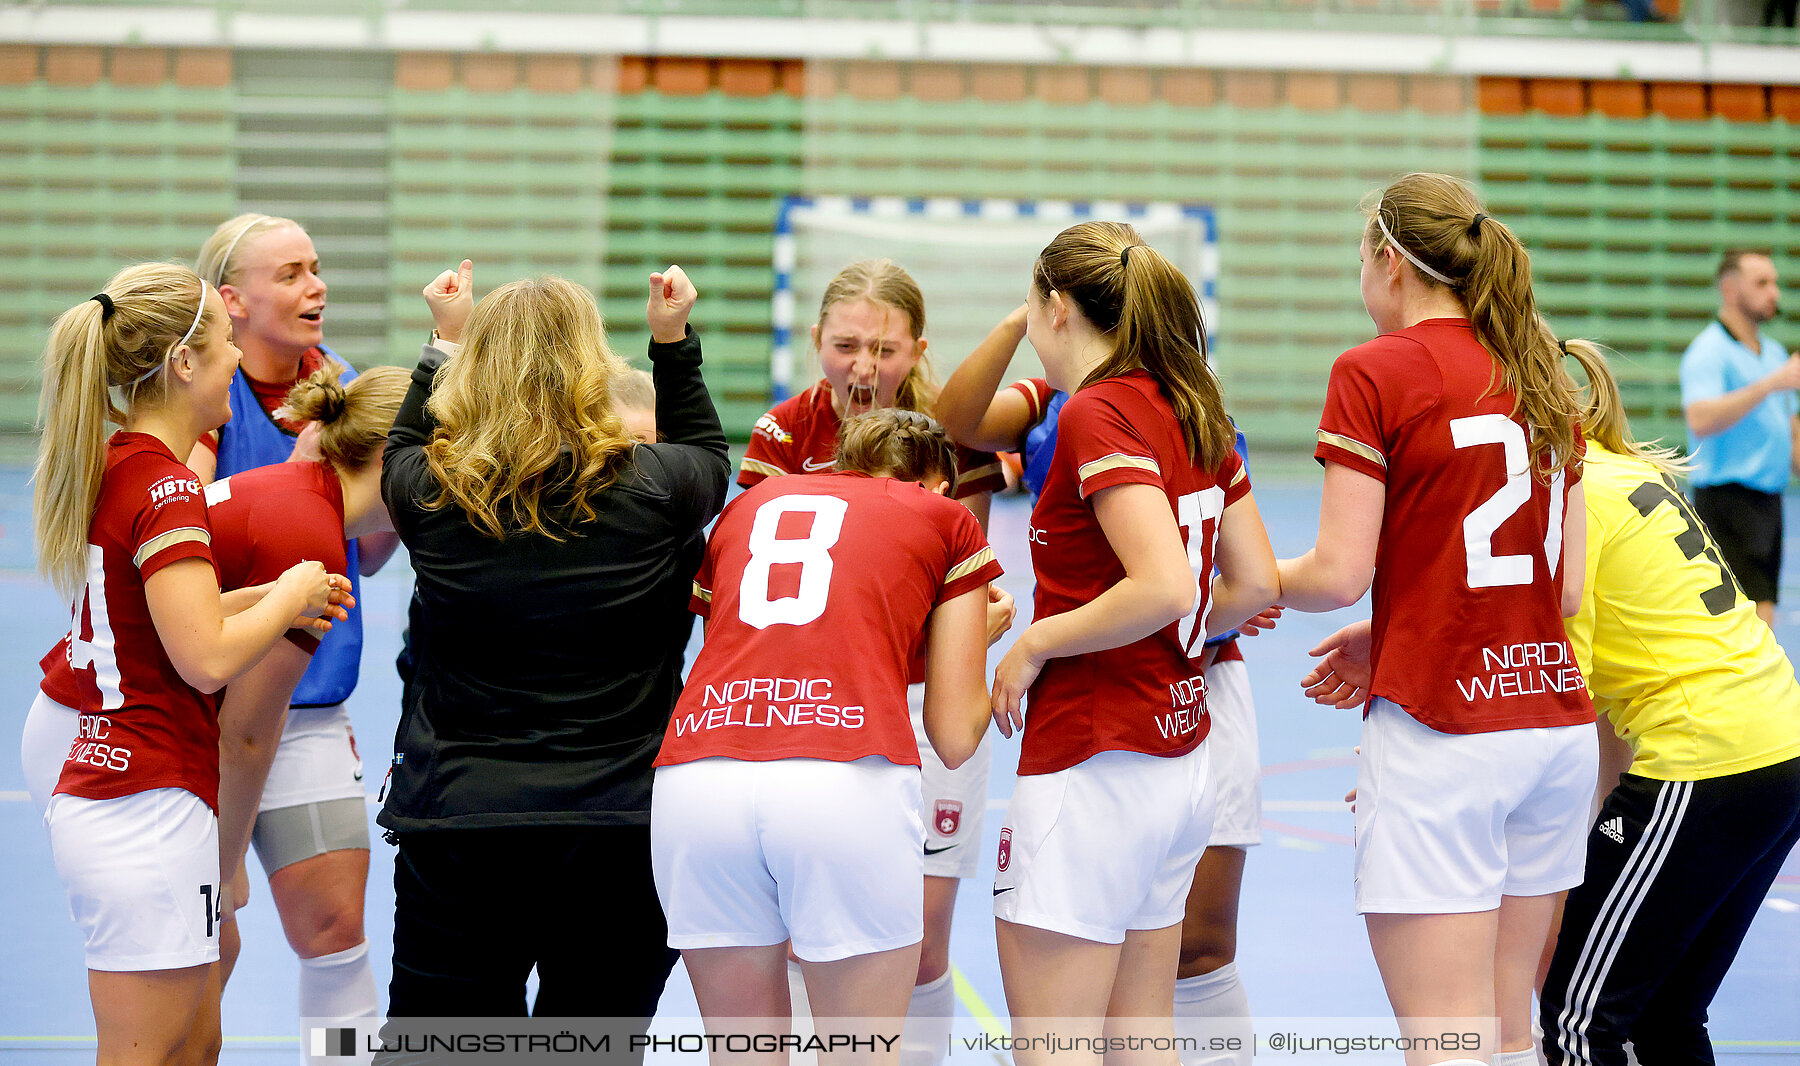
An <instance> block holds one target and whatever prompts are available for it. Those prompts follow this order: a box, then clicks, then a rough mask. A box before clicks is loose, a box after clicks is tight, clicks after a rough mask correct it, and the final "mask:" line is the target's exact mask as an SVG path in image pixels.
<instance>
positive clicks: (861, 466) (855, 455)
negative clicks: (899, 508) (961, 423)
mask: <svg viewBox="0 0 1800 1066" xmlns="http://www.w3.org/2000/svg"><path fill="white" fill-rule="evenodd" d="M836 465H837V469H839V470H855V471H860V472H862V473H864V474H869V475H872V476H874V477H891V478H898V479H899V480H901V481H918V482H921V483H922V482H924V481H925V479H926V478H929V477H936V478H940V479H942V480H943V481H945V482H948V483H949V485H950V489H949V491H950V492H952V493H954V492H955V491H956V452H955V450H954V448H953V446H952V445H951V443H950V436H949V434H947V433H945V432H944V427H943V426H941V425H939V424H938V421H937V419H935V418H932V417H931V416H930V415H925V414H920V413H919V412H917V411H907V410H902V409H900V408H897V407H888V408H882V409H879V410H875V411H870V412H868V413H867V414H861V415H857V416H856V417H855V418H851V419H847V420H845V422H844V424H843V426H842V427H841V428H840V429H839V430H838V445H837V464H836Z"/></svg>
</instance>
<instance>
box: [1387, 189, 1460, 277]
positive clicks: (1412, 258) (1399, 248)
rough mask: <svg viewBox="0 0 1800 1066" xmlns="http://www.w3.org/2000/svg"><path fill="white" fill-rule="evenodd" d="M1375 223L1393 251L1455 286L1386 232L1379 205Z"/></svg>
mask: <svg viewBox="0 0 1800 1066" xmlns="http://www.w3.org/2000/svg"><path fill="white" fill-rule="evenodd" d="M1375 224H1376V225H1377V226H1379V227H1381V235H1382V236H1383V237H1386V238H1387V242H1388V243H1389V244H1390V245H1392V246H1393V248H1394V251H1396V252H1399V253H1400V254H1401V255H1403V256H1405V257H1406V261H1407V262H1409V263H1411V264H1412V265H1413V266H1416V267H1418V268H1419V269H1420V270H1421V271H1423V272H1425V273H1426V274H1429V275H1430V276H1432V277H1434V278H1436V279H1438V280H1439V281H1441V282H1443V283H1444V284H1446V285H1448V286H1450V287H1451V288H1453V289H1454V288H1456V282H1454V281H1451V280H1450V279H1449V278H1447V277H1445V276H1444V275H1442V274H1440V273H1438V272H1437V271H1435V270H1433V269H1431V268H1430V267H1428V266H1426V265H1425V261H1424V260H1423V259H1420V258H1419V257H1418V256H1416V255H1414V254H1412V253H1411V252H1409V251H1407V250H1406V245H1404V244H1401V243H1400V242H1399V241H1397V240H1395V239H1394V235H1393V234H1392V233H1389V232H1388V228H1387V223H1386V222H1384V221H1382V219H1381V209H1380V208H1379V207H1378V208H1376V209H1375Z"/></svg>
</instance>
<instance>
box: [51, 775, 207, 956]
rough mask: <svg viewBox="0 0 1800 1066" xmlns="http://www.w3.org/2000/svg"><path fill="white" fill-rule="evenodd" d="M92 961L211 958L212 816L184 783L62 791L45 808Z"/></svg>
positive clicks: (53, 848) (71, 905) (71, 906)
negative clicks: (129, 791) (97, 795)
mask: <svg viewBox="0 0 1800 1066" xmlns="http://www.w3.org/2000/svg"><path fill="white" fill-rule="evenodd" d="M44 821H45V824H47V825H48V826H49V829H50V851H51V854H52V855H54V856H55V859H56V872H57V874H58V875H59V876H61V877H62V882H63V887H64V888H66V889H68V892H69V912H70V914H72V915H73V916H74V918H75V924H76V925H78V926H80V927H81V931H82V933H83V934H84V935H85V936H86V938H87V967H88V969H90V970H177V969H182V968H185V967H188V966H204V965H205V964H207V963H209V962H216V961H218V958H219V914H220V910H221V907H222V903H223V901H222V900H221V899H220V896H219V889H220V885H219V820H218V819H217V818H215V817H213V812H212V809H211V808H209V807H208V806H207V805H206V804H205V803H203V802H201V800H200V798H199V797H198V796H196V795H194V794H193V793H192V792H189V791H187V790H186V789H180V788H153V789H150V790H149V791H147V792H139V793H137V794H135V795H131V796H123V797H121V798H119V799H109V800H94V799H83V798H82V797H80V796H71V795H68V794H66V793H63V794H59V795H56V796H53V797H51V800H50V810H49V813H47V814H46V815H45V816H44Z"/></svg>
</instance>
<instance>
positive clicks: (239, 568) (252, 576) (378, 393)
mask: <svg viewBox="0 0 1800 1066" xmlns="http://www.w3.org/2000/svg"><path fill="white" fill-rule="evenodd" d="M409 383H410V378H409V376H408V375H407V373H406V371H404V370H402V369H400V368H398V367H376V368H374V369H372V370H370V371H369V372H368V373H366V374H363V375H362V376H360V377H358V378H357V379H356V380H355V381H353V382H351V383H350V384H349V385H348V386H347V387H345V386H340V385H339V384H338V381H337V373H336V370H335V369H334V368H331V367H326V368H322V369H320V370H319V371H317V372H315V373H314V374H313V376H312V377H311V378H309V379H308V380H306V381H302V382H301V383H300V384H299V385H297V386H295V388H294V390H293V392H292V394H291V395H290V397H289V400H288V402H287V404H286V407H285V410H286V411H287V412H288V413H291V414H292V415H293V417H295V418H296V419H297V420H302V421H316V422H317V423H319V424H320V425H321V426H322V427H323V429H322V432H321V433H320V434H319V438H320V439H319V447H320V450H321V451H322V453H323V454H322V458H321V459H319V460H317V461H301V462H290V463H282V464H279V465H276V466H266V467H259V468H257V469H254V470H248V471H245V472H243V473H241V474H237V475H234V476H232V477H230V478H225V479H222V480H220V481H215V482H213V483H212V484H210V485H208V486H206V487H205V489H204V490H203V495H204V496H205V498H206V500H207V501H208V508H207V521H208V523H209V525H210V526H211V529H212V549H213V561H214V565H215V566H216V568H217V569H218V573H219V581H220V584H221V585H223V586H224V587H226V588H228V589H236V590H245V591H247V592H251V593H255V594H257V595H260V592H258V590H259V589H260V590H263V591H266V589H267V587H268V586H267V584H266V583H269V582H273V581H275V580H278V579H279V577H280V575H281V574H282V573H283V572H284V571H286V570H287V569H288V568H289V567H291V566H293V565H295V564H297V563H301V562H305V561H307V560H317V561H319V562H320V563H322V564H323V565H324V566H325V567H326V569H327V570H329V571H331V572H333V573H337V572H341V571H342V570H343V569H344V566H345V553H344V541H345V538H346V537H351V538H354V537H358V536H361V535H362V534H363V533H364V532H371V531H373V532H385V531H387V530H388V529H389V528H390V527H391V525H392V522H391V520H390V519H389V518H388V513H387V508H386V507H385V506H384V505H383V504H382V503H381V484H380V483H381V447H382V444H383V443H384V442H385V441H386V439H387V429H388V427H389V426H391V425H393V421H394V415H395V414H396V413H397V412H398V411H399V409H400V401H401V400H402V399H403V398H404V397H405V395H406V390H407V387H408V385H409ZM67 644H68V638H67V637H65V638H64V639H63V641H62V642H60V643H59V644H58V645H57V646H56V648H54V649H52V650H51V652H50V654H49V655H47V656H45V658H44V662H43V666H44V683H43V692H44V694H45V698H41V699H39V700H38V701H37V702H35V703H33V704H32V707H31V712H30V714H28V715H27V716H26V724H25V733H26V738H27V739H26V741H25V745H24V747H25V750H26V759H25V761H26V766H27V779H28V780H30V781H31V782H32V784H33V792H34V795H35V794H36V793H37V792H38V791H39V788H38V782H39V781H42V780H45V779H47V781H48V785H49V786H54V784H55V773H56V770H58V769H60V768H61V765H62V760H63V757H64V756H65V755H66V754H67V753H68V751H69V749H70V746H71V745H72V744H73V743H74V742H75V740H76V739H77V731H78V712H77V711H76V710H75V709H74V708H73V707H72V706H71V704H74V703H78V702H79V700H80V695H79V687H78V684H77V681H76V675H75V672H74V670H73V669H72V668H71V667H70V665H69V662H68V648H67ZM318 646H319V634H318V633H317V632H316V631H312V630H306V629H290V630H288V632H287V640H286V641H283V642H279V643H277V644H276V646H275V647H274V648H273V649H271V650H270V652H269V653H268V654H267V655H265V656H264V657H263V658H262V660H261V661H260V662H258V663H257V664H256V665H255V666H253V667H251V668H250V669H249V670H247V671H245V672H244V673H243V674H241V675H239V676H238V677H237V678H235V679H233V681H232V683H231V685H230V687H229V688H227V689H226V691H225V696H224V699H223V700H222V702H221V703H220V706H219V732H220V745H219V754H220V766H219V769H220V774H219V794H218V811H219V862H220V870H221V873H222V874H223V876H224V877H225V879H226V881H227V882H229V885H230V889H229V891H228V892H226V894H225V895H226V900H227V902H226V903H225V904H224V905H223V906H222V907H221V908H220V919H221V922H222V924H221V925H220V927H219V932H220V938H219V953H220V960H221V962H222V966H221V968H220V983H221V984H223V983H225V982H226V981H228V980H229V979H230V976H231V970H232V967H233V965H234V964H235V962H236V959H237V953H238V950H239V946H240V945H239V941H238V939H237V923H236V921H235V917H234V915H235V911H236V910H237V908H239V907H242V906H243V905H244V903H245V902H246V901H247V899H248V882H247V879H246V878H245V877H244V876H243V861H244V854H245V850H246V849H247V848H248V846H249V843H250V836H251V827H252V826H253V825H254V823H255V821H256V818H257V812H258V809H259V803H260V800H261V799H262V792H263V782H264V781H265V780H266V779H267V777H268V774H269V767H270V764H271V763H272V762H273V760H274V757H275V747H276V743H277V741H279V740H280V738H281V736H282V727H283V722H284V720H285V719H286V717H287V710H288V700H289V699H290V697H291V696H292V695H293V690H294V686H295V685H296V684H297V683H298V682H299V679H300V675H301V674H303V673H304V672H305V671H306V668H307V666H308V665H309V664H310V663H311V661H312V655H313V652H314V651H315V650H317V648H318ZM70 692H72V693H73V695H69V696H65V695H64V693H70ZM340 739H341V738H340ZM49 791H50V788H49V787H44V788H43V789H42V792H43V800H42V801H41V802H47V801H48V799H49ZM359 813H360V812H359ZM234 872H235V873H234ZM359 919H360V915H359ZM360 924H361V923H360V920H359V921H358V927H359V928H360ZM365 951H366V949H365ZM363 969H364V970H365V972H366V966H365V967H364V968H363ZM376 995H377V993H376V989H375V984H374V980H373V978H370V979H369V980H368V981H367V988H366V989H362V990H360V994H357V995H355V996H354V1002H355V1003H357V1004H359V1005H360V1004H361V1003H363V1002H367V1003H369V1004H373V1003H374V1002H375V999H376ZM329 1006H330V1004H318V1005H315V1009H314V1010H313V1012H312V1013H311V1015H310V1016H311V1017H317V1018H337V1017H344V1018H348V1017H352V1016H356V1015H355V1013H354V1012H352V1013H345V1012H344V1011H342V1010H340V1011H337V1012H331V1011H329V1010H328V1009H327V1010H320V1009H317V1007H326V1008H329ZM370 1009H372V1008H370Z"/></svg>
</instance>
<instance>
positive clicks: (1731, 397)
mask: <svg viewBox="0 0 1800 1066" xmlns="http://www.w3.org/2000/svg"><path fill="white" fill-rule="evenodd" d="M1780 305H1781V289H1780V287H1779V285H1778V284H1777V277H1776V273H1775V263H1774V261H1773V260H1772V259H1770V258H1769V256H1768V255H1766V254H1764V253H1762V252H1751V251H1743V250H1733V251H1729V252H1726V253H1725V255H1724V257H1723V258H1722V259H1721V260H1720V261H1719V317H1718V319H1717V320H1715V321H1714V322H1712V323H1711V324H1710V325H1708V326H1707V327H1706V328H1705V329H1703V330H1701V331H1700V335H1699V336H1698V337H1695V338H1694V340H1693V343H1691V344H1689V345H1688V347H1687V351H1686V352H1685V353H1684V354H1683V355H1682V357H1681V409H1682V413H1683V414H1684V415H1686V417H1687V425H1688V453H1689V455H1690V456H1691V459H1692V462H1693V470H1692V472H1691V473H1690V474H1689V476H1688V484H1689V487H1690V490H1691V491H1692V493H1693V496H1694V509H1695V510H1696V511H1697V512H1699V515H1700V518H1701V520H1702V521H1704V522H1705V523H1706V525H1707V528H1708V529H1710V530H1711V531H1712V535H1713V539H1714V540H1715V541H1717V542H1718V545H1719V550H1720V551H1721V552H1723V553H1724V555H1725V562H1726V564H1727V565H1729V566H1730V567H1731V572H1732V575H1733V576H1735V577H1736V578H1737V581H1738V584H1739V585H1740V586H1742V587H1743V590H1744V594H1745V595H1746V596H1748V597H1749V598H1750V599H1752V600H1754V601H1755V602H1756V613H1757V614H1758V615H1760V616H1761V617H1762V620H1763V621H1764V622H1767V623H1770V624H1773V622H1774V618H1775V600H1776V596H1777V590H1778V589H1779V588H1780V584H1781V536H1782V529H1781V490H1782V489H1784V488H1786V487H1787V481H1788V471H1789V470H1790V469H1793V470H1796V471H1800V466H1796V463H1795V459H1796V455H1797V453H1800V449H1796V447H1795V439H1796V437H1797V436H1800V415H1797V412H1800V400H1797V399H1796V397H1795V394H1794V390H1795V389H1800V352H1795V353H1789V352H1788V351H1786V350H1785V349H1783V348H1782V346H1781V345H1780V344H1778V343H1776V342H1775V341H1774V340H1773V339H1771V338H1769V337H1767V336H1765V335H1764V334H1763V332H1762V325H1763V323H1765V322H1768V321H1769V320H1771V319H1773V318H1774V317H1775V316H1776V314H1778V313H1779V312H1780V309H1781V306H1780Z"/></svg>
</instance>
